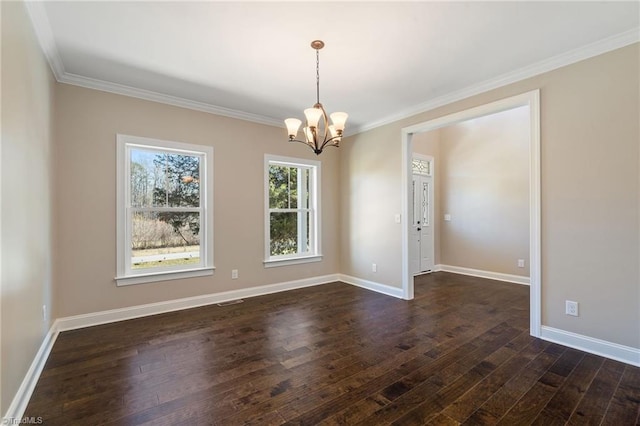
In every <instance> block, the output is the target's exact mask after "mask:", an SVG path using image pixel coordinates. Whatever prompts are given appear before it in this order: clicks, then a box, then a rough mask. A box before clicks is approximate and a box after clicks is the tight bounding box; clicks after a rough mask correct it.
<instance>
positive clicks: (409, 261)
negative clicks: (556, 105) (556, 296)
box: [402, 90, 541, 337]
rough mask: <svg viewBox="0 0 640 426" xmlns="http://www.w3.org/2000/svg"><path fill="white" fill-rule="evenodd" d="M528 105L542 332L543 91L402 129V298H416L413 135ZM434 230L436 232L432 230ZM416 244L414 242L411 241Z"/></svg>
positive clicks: (532, 258) (536, 298) (535, 301)
mask: <svg viewBox="0 0 640 426" xmlns="http://www.w3.org/2000/svg"><path fill="white" fill-rule="evenodd" d="M523 106H527V107H528V111H529V114H528V115H529V124H530V125H529V138H528V139H529V259H528V260H529V285H530V332H531V335H532V336H536V337H539V336H540V324H541V308H540V288H541V283H540V280H541V252H540V251H541V245H540V244H541V236H540V208H541V206H540V91H539V90H534V91H531V92H527V93H524V94H521V95H517V96H513V97H510V98H506V99H502V100H499V101H496V102H492V103H489V104H486V105H482V106H479V107H476V108H471V109H468V110H465V111H461V112H458V113H455V114H451V115H447V116H444V117H440V118H437V119H434V120H429V121H425V122H423V123H419V124H416V125H414V126H410V127H406V128H403V129H402V216H403V217H405V218H408V220H405V221H404V226H403V227H402V292H403V298H405V299H413V297H414V282H413V276H414V274H413V273H412V271H414V270H415V256H413V258H412V253H415V250H416V247H415V243H414V236H415V233H416V228H417V227H416V224H415V221H413V220H412V218H413V216H414V213H413V212H412V209H413V207H414V204H415V203H414V196H415V195H414V194H415V193H414V191H413V189H414V176H413V175H414V174H413V168H412V163H413V157H414V153H413V149H412V145H413V144H412V137H413V135H415V134H418V133H423V132H429V131H432V130H436V129H440V128H443V127H447V126H451V125H454V124H459V123H461V122H464V121H468V120H471V119H475V118H480V117H484V116H487V115H491V114H496V113H499V112H503V111H507V110H511V109H514V108H518V107H523ZM432 234H433V232H432ZM412 244H413V245H412Z"/></svg>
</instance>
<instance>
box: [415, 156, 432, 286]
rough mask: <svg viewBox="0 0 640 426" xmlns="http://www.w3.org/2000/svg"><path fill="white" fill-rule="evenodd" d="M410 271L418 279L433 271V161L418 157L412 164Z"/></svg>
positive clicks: (428, 158) (429, 158)
mask: <svg viewBox="0 0 640 426" xmlns="http://www.w3.org/2000/svg"><path fill="white" fill-rule="evenodd" d="M412 168H413V170H412V171H413V178H412V186H411V194H412V208H411V233H410V268H411V274H413V275H417V274H421V273H423V272H429V271H431V270H433V265H434V233H433V229H434V226H433V199H434V197H433V158H432V157H426V156H420V157H414V159H413V161H412Z"/></svg>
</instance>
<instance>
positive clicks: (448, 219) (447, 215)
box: [444, 213, 451, 222]
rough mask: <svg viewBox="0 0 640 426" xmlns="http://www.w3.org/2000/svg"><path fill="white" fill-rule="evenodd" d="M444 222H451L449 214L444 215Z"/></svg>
mask: <svg viewBox="0 0 640 426" xmlns="http://www.w3.org/2000/svg"><path fill="white" fill-rule="evenodd" d="M444 220H445V221H447V222H449V221H451V215H450V214H449V213H447V214H445V215H444Z"/></svg>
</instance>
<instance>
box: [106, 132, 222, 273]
mask: <svg viewBox="0 0 640 426" xmlns="http://www.w3.org/2000/svg"><path fill="white" fill-rule="evenodd" d="M117 145H118V169H117V175H118V182H117V185H118V187H117V231H118V238H117V240H118V241H117V244H118V248H117V255H118V259H117V268H118V272H117V277H116V282H117V283H118V285H129V284H139V283H143V282H152V281H163V280H170V279H178V278H187V277H194V276H202V275H211V274H213V269H214V268H213V216H212V215H213V194H212V193H213V191H212V190H213V148H211V147H206V146H200V145H189V144H184V143H178V142H170V141H161V140H155V139H147V138H140V137H136V136H126V135H118V136H117Z"/></svg>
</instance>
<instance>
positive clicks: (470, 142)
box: [438, 107, 530, 276]
mask: <svg viewBox="0 0 640 426" xmlns="http://www.w3.org/2000/svg"><path fill="white" fill-rule="evenodd" d="M529 135H530V133H529V108H528V107H520V108H516V109H512V110H509V111H503V112H500V113H497V114H491V115H488V116H485V117H480V118H476V119H473V120H468V121H465V122H463V123H460V124H456V125H454V126H448V127H445V128H443V129H440V143H441V161H440V163H439V165H440V172H441V176H442V178H441V180H440V190H441V191H442V193H441V198H440V199H441V209H442V212H443V214H445V213H447V214H450V215H451V220H450V221H443V218H442V216H439V217H438V220H439V221H441V229H442V235H441V238H440V244H441V246H440V250H441V256H442V257H441V262H442V263H443V264H445V265H452V266H461V267H465V268H472V269H479V270H483V271H490V272H500V273H505V274H512V275H522V276H529V268H528V262H529ZM518 259H525V260H526V263H525V266H526V267H525V268H518V266H517V260H518Z"/></svg>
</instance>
